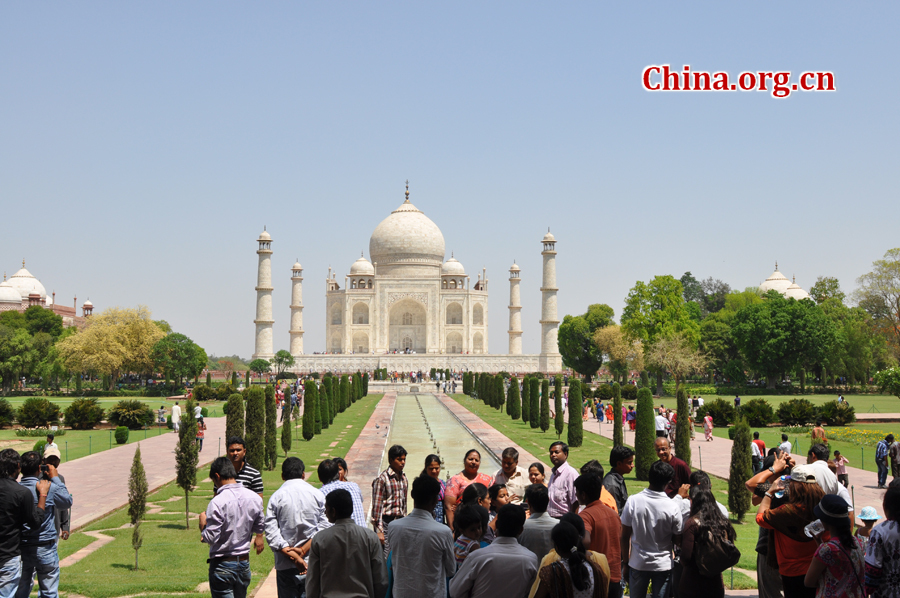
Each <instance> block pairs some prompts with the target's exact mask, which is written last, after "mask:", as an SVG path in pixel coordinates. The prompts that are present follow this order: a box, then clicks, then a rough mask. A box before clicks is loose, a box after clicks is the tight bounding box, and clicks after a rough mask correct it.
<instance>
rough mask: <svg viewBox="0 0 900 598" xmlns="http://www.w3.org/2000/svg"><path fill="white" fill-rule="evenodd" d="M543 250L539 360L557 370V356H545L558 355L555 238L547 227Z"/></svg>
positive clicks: (549, 367) (547, 366)
mask: <svg viewBox="0 0 900 598" xmlns="http://www.w3.org/2000/svg"><path fill="white" fill-rule="evenodd" d="M541 243H543V245H544V250H543V251H542V252H541V255H542V256H544V275H543V280H542V283H541V355H542V356H544V358H543V359H541V362H542V363H544V364H545V368H546V371H559V369H560V368H561V366H562V362H561V361H560V359H559V357H556V359H550V358H547V356H551V355H553V356H558V355H559V343H558V341H557V332H558V331H559V316H558V315H557V311H556V292H557V291H558V290H559V289H557V288H556V239H555V238H554V237H553V235H551V234H550V229H549V228H548V229H547V234H546V235H544V239H543V240H542V241H541ZM556 363H559V366H558V367H556V369H551V368H553V367H554V364H556Z"/></svg>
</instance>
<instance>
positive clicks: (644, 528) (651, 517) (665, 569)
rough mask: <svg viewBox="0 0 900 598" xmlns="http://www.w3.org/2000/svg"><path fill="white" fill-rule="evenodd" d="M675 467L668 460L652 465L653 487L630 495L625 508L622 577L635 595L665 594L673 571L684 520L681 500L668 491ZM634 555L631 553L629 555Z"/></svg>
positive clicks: (655, 596) (633, 597)
mask: <svg viewBox="0 0 900 598" xmlns="http://www.w3.org/2000/svg"><path fill="white" fill-rule="evenodd" d="M674 477H675V469H674V468H673V467H672V466H671V465H669V464H668V463H666V462H665V461H656V462H655V463H653V465H651V466H650V475H649V478H650V487H649V488H647V489H646V490H642V491H641V492H639V493H637V494H635V495H632V496H629V497H628V501H627V502H626V503H625V508H624V509H622V579H628V580H629V585H630V586H631V594H630V596H631V598H646V596H647V588H648V586H651V584H652V593H651V594H650V595H651V596H652V598H665V597H666V596H667V593H666V592H667V589H668V586H669V579H670V577H669V576H670V574H671V572H672V548H673V546H674V545H675V542H677V541H679V540H680V537H681V532H682V527H683V522H682V515H681V508H680V506H679V504H678V503H677V502H676V501H674V500H672V499H671V498H669V496H668V495H667V494H666V492H665V490H666V486H667V485H668V484H669V482H670V481H671V480H672V478H674ZM629 555H630V556H629Z"/></svg>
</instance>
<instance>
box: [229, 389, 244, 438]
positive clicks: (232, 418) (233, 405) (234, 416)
mask: <svg viewBox="0 0 900 598" xmlns="http://www.w3.org/2000/svg"><path fill="white" fill-rule="evenodd" d="M232 436H238V437H240V438H243V437H244V397H243V395H241V393H239V392H236V393H233V394H231V395H229V396H228V402H227V403H226V404H225V438H226V439H228V438H231V437H232Z"/></svg>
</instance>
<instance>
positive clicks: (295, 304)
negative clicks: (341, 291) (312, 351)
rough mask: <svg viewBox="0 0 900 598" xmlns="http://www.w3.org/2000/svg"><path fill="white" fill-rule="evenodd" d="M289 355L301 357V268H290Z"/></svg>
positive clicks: (297, 264)
mask: <svg viewBox="0 0 900 598" xmlns="http://www.w3.org/2000/svg"><path fill="white" fill-rule="evenodd" d="M291 274H292V276H291V355H293V356H294V357H300V356H301V355H303V266H301V265H300V262H299V261H298V262H297V263H296V264H294V267H293V268H291Z"/></svg>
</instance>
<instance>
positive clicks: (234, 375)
mask: <svg viewBox="0 0 900 598" xmlns="http://www.w3.org/2000/svg"><path fill="white" fill-rule="evenodd" d="M231 385H232V386H233V387H235V388H237V385H238V383H237V372H231Z"/></svg>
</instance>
